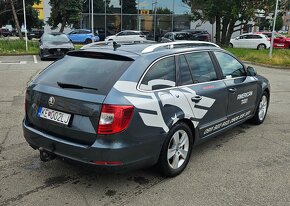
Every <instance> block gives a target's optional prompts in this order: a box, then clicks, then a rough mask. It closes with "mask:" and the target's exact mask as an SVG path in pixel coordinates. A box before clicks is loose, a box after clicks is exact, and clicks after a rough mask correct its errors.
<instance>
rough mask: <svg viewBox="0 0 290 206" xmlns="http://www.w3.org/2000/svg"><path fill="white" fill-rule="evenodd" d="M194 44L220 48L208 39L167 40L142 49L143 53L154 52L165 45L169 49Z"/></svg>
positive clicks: (188, 46) (187, 46)
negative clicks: (207, 40)
mask: <svg viewBox="0 0 290 206" xmlns="http://www.w3.org/2000/svg"><path fill="white" fill-rule="evenodd" d="M182 45H183V46H182ZM176 46H177V47H176ZM192 46H212V47H218V48H220V47H219V46H218V45H217V44H214V43H212V42H206V41H176V42H167V43H160V44H154V45H151V46H149V47H147V48H145V49H144V50H143V51H142V54H146V53H150V52H153V51H154V50H155V49H157V48H161V47H165V48H167V49H174V48H190V47H192Z"/></svg>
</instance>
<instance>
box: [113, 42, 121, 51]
mask: <svg viewBox="0 0 290 206" xmlns="http://www.w3.org/2000/svg"><path fill="white" fill-rule="evenodd" d="M119 47H121V45H120V44H118V43H117V42H115V41H113V48H114V51H116V50H117V48H119Z"/></svg>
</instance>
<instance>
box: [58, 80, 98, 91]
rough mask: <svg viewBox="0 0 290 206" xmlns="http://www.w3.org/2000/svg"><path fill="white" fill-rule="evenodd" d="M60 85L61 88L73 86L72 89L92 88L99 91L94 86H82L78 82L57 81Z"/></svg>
mask: <svg viewBox="0 0 290 206" xmlns="http://www.w3.org/2000/svg"><path fill="white" fill-rule="evenodd" d="M57 84H58V86H60V87H61V88H72V89H90V90H95V91H98V89H97V88H93V87H85V86H81V85H78V84H68V83H62V82H57Z"/></svg>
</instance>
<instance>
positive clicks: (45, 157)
mask: <svg viewBox="0 0 290 206" xmlns="http://www.w3.org/2000/svg"><path fill="white" fill-rule="evenodd" d="M39 158H40V160H41V161H43V162H48V161H50V160H53V159H55V158H56V155H55V154H52V153H50V152H47V151H45V150H44V149H43V148H42V147H40V148H39Z"/></svg>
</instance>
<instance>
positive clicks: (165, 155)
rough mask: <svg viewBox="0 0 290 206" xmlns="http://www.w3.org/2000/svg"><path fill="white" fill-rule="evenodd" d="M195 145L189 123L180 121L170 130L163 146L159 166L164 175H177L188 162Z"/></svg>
mask: <svg viewBox="0 0 290 206" xmlns="http://www.w3.org/2000/svg"><path fill="white" fill-rule="evenodd" d="M192 145H193V138H192V132H191V130H190V128H189V127H188V125H187V124H185V123H183V122H180V123H177V124H175V125H174V126H173V127H172V128H171V129H170V131H169V133H168V135H167V137H166V140H165V142H164V144H163V146H162V149H161V153H160V157H159V160H158V167H159V169H160V172H161V174H162V175H164V176H166V177H175V176H177V175H179V174H180V173H181V172H182V171H183V170H184V169H185V167H186V165H187V164H188V161H189V159H190V156H191V151H192Z"/></svg>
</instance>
